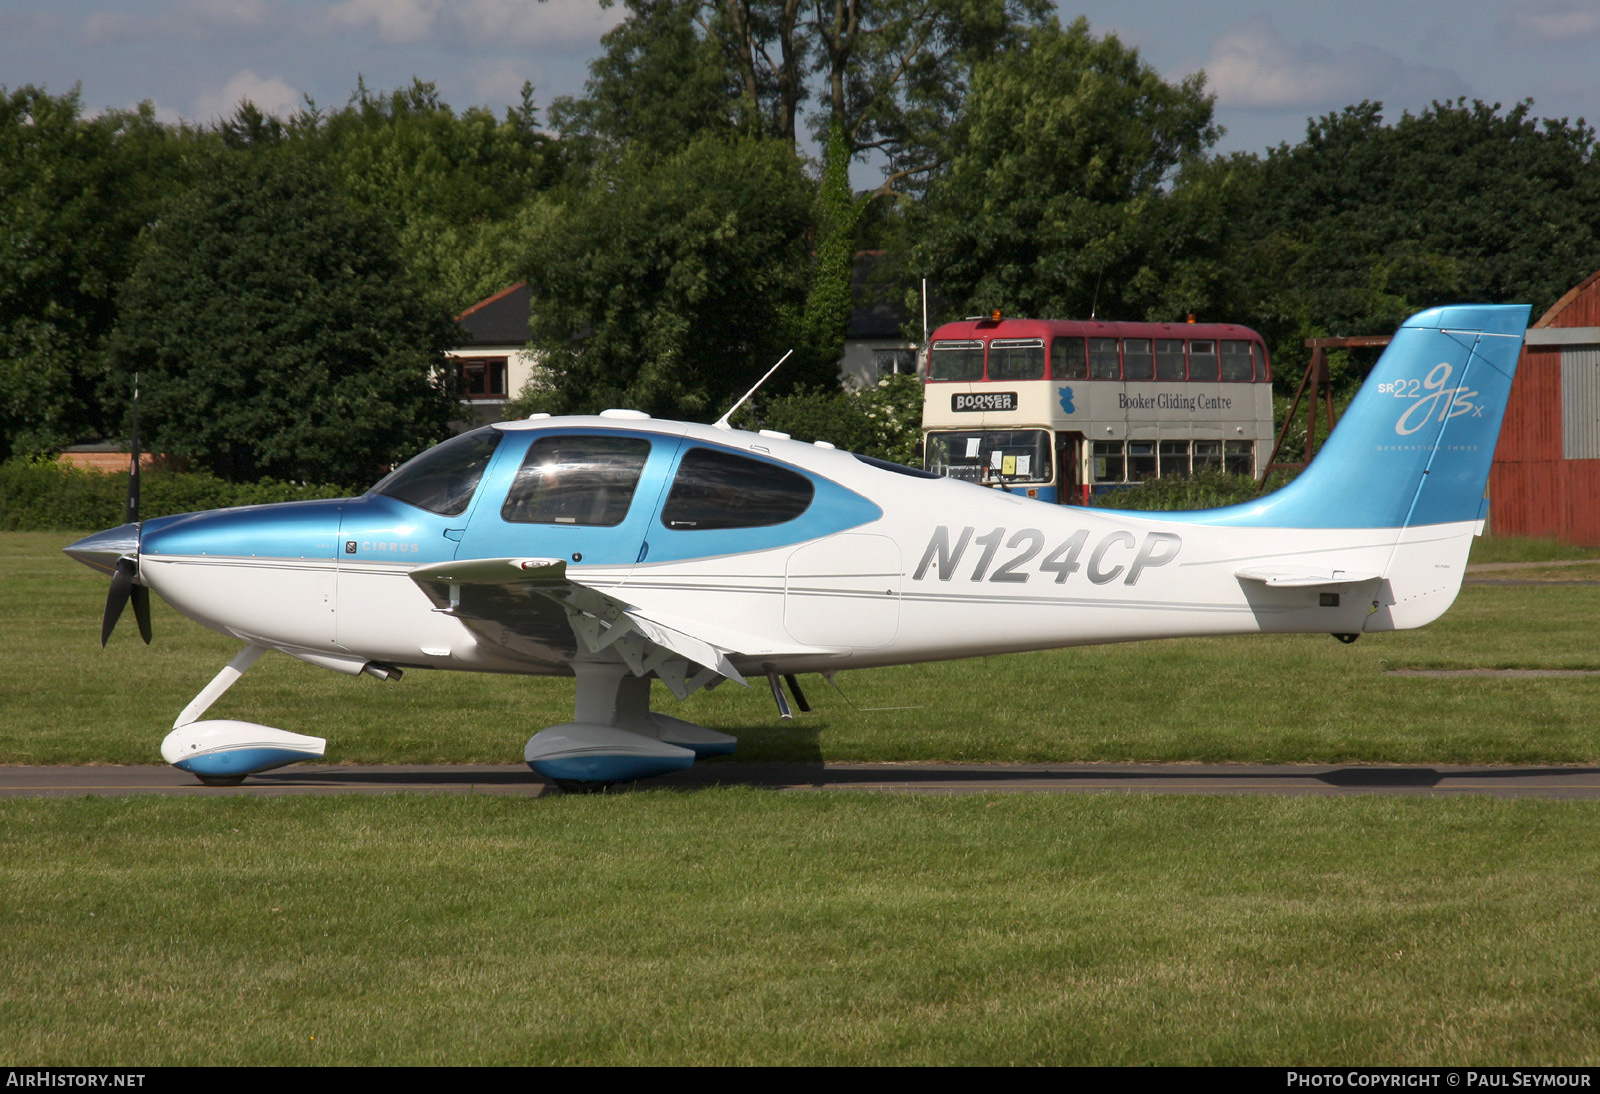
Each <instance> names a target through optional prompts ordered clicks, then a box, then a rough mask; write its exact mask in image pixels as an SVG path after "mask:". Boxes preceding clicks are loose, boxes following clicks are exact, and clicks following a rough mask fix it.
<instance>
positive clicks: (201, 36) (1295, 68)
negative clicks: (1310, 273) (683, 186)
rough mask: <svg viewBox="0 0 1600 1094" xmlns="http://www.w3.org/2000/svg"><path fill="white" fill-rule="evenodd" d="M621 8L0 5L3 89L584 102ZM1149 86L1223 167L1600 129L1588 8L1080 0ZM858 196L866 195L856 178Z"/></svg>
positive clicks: (1597, 48) (1470, 2) (204, 114)
mask: <svg viewBox="0 0 1600 1094" xmlns="http://www.w3.org/2000/svg"><path fill="white" fill-rule="evenodd" d="M619 12H620V8H617V7H612V8H609V9H603V8H601V7H600V5H599V3H598V2H597V0H547V2H545V3H539V2H536V0H270V2H269V0H126V2H122V3H111V2H109V0H99V2H95V0H51V2H48V3H46V2H43V0H0V85H4V86H6V87H11V88H15V87H18V86H20V85H22V84H29V83H31V84H42V85H44V86H46V87H47V88H49V89H50V90H51V91H53V92H62V91H66V90H68V89H69V88H71V87H72V86H73V85H74V84H81V85H82V89H83V98H84V101H85V104H86V105H87V106H88V107H89V108H91V109H97V108H101V107H107V106H111V107H125V106H131V105H133V104H135V103H137V102H140V101H141V100H146V99H148V100H151V101H153V102H154V103H155V105H156V108H157V111H158V113H159V114H160V116H162V117H163V118H166V119H168V120H176V119H177V118H179V117H183V118H189V119H196V120H210V119H213V118H215V117H217V116H219V115H221V114H225V113H228V112H229V111H231V109H232V107H233V105H234V104H235V103H237V102H238V100H239V99H240V98H241V97H246V96H248V97H249V98H251V99H252V100H254V101H255V102H256V103H257V105H259V106H261V107H263V108H265V109H269V110H277V111H285V110H288V109H292V108H293V107H294V106H296V105H297V104H298V103H299V102H300V100H301V96H303V95H308V94H309V95H311V96H312V97H313V98H315V99H316V100H317V101H318V102H319V103H322V104H324V105H330V106H331V105H338V104H340V103H342V102H343V101H344V100H345V99H346V98H347V97H348V95H349V93H350V91H351V89H352V88H353V87H354V86H355V81H356V76H357V74H358V73H360V74H362V75H363V76H365V78H366V81H367V85H368V86H369V87H372V88H374V89H378V90H388V89H390V88H393V87H396V86H398V85H401V84H405V83H409V82H410V80H411V78H412V77H413V76H420V77H421V78H423V79H425V80H431V81H433V82H434V83H435V84H437V85H438V87H439V90H440V93H441V94H442V95H443V97H444V99H445V100H446V101H447V102H449V103H451V104H452V105H453V106H455V107H457V108H461V107H465V106H469V105H473V104H487V105H489V106H492V107H494V108H495V109H496V110H497V111H498V110H500V109H503V107H504V106H505V105H507V104H509V103H512V102H515V101H516V99H517V97H518V91H519V89H520V88H521V86H522V82H523V81H524V80H532V81H533V83H534V85H535V88H536V97H537V99H538V102H539V103H540V105H541V106H543V105H544V104H547V103H548V102H549V100H550V98H551V97H552V96H554V95H559V94H573V93H576V92H579V91H581V90H582V87H583V80H584V76H585V66H586V64H587V63H588V61H589V59H590V58H591V57H593V56H594V55H595V53H596V52H597V51H598V49H599V38H600V35H601V34H602V33H604V31H605V30H606V29H607V28H609V27H610V26H612V25H613V24H614V23H615V22H616V21H617V19H618V18H619ZM1079 14H1082V15H1085V16H1087V17H1088V19H1089V22H1090V25H1091V27H1092V28H1093V30H1094V31H1095V32H1096V33H1107V32H1115V33H1116V34H1117V35H1118V36H1119V37H1121V38H1122V40H1123V41H1124V42H1127V43H1129V44H1131V45H1134V46H1137V47H1138V48H1139V50H1140V51H1141V53H1142V54H1143V56H1144V57H1145V59H1146V60H1147V61H1148V62H1150V63H1151V64H1153V65H1154V66H1155V67H1156V68H1157V69H1158V70H1159V71H1160V72H1161V73H1162V74H1163V75H1164V76H1166V77H1168V78H1170V79H1177V78H1179V77H1182V76H1185V75H1187V74H1189V73H1191V72H1194V71H1196V70H1197V69H1204V70H1205V72H1206V74H1207V78H1208V81H1209V86H1210V88H1211V90H1213V91H1214V92H1215V93H1216V95H1217V117H1218V120H1219V121H1220V122H1221V123H1222V124H1223V125H1224V126H1225V127H1226V128H1227V130H1228V133H1227V135H1226V136H1225V137H1224V138H1223V141H1222V143H1221V145H1220V146H1219V147H1220V148H1221V149H1223V150H1235V149H1242V150H1248V151H1261V150H1263V149H1265V148H1267V147H1269V146H1271V145H1275V144H1277V143H1279V142H1280V141H1287V142H1289V143H1291V144H1292V143H1295V142H1297V141H1298V140H1300V139H1301V138H1302V137H1303V136H1304V133H1305V123H1306V119H1307V118H1308V117H1310V116H1314V115H1320V114H1323V113H1326V112H1328V111H1331V110H1337V109H1339V108H1341V107H1343V106H1345V105H1347V104H1349V103H1353V102H1358V101H1360V100H1362V99H1376V100H1381V101H1382V102H1383V103H1384V104H1385V106H1386V114H1387V115H1388V116H1390V117H1395V116H1398V115H1399V113H1400V111H1401V110H1402V109H1410V110H1413V111H1415V110H1418V109H1421V108H1423V107H1425V106H1427V104H1428V103H1429V102H1430V101H1432V100H1434V99H1443V98H1455V97H1458V96H1466V97H1468V98H1469V99H1470V98H1481V99H1485V100H1488V101H1491V102H1492V101H1499V102H1503V103H1506V104H1510V103H1512V102H1516V101H1518V100H1520V99H1523V98H1529V97H1531V98H1533V99H1534V100H1535V111H1536V113H1537V114H1539V115H1540V116H1553V117H1562V116H1566V117H1572V118H1576V117H1578V116H1585V117H1588V118H1590V119H1591V120H1595V121H1600V0H1455V2H1451V0H1406V2H1398V0H1339V2H1337V3H1328V2H1327V0H1316V2H1302V0H1280V2H1278V3H1274V4H1270V5H1269V4H1263V3H1261V2H1260V0H1182V2H1179V0H1082V2H1079V3H1075V4H1070V5H1068V6H1063V7H1062V8H1061V15H1062V18H1063V20H1070V19H1071V18H1073V17H1075V16H1077V15H1079ZM858 181H864V180H858Z"/></svg>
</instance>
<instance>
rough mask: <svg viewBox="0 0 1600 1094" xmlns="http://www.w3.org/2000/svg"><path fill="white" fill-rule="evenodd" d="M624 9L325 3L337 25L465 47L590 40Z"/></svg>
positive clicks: (417, 1) (487, 2)
mask: <svg viewBox="0 0 1600 1094" xmlns="http://www.w3.org/2000/svg"><path fill="white" fill-rule="evenodd" d="M625 14H626V12H625V11H624V10H623V9H622V7H621V5H615V6H613V7H612V8H610V9H609V10H608V9H605V8H602V7H601V6H600V3H599V0H545V2H540V0H458V2H455V3H446V2H445V0H340V2H339V3H336V4H334V5H332V6H331V7H330V8H329V9H328V21H329V23H330V24H331V25H332V26H333V27H335V28H337V29H341V30H370V31H372V32H374V33H376V34H377V36H378V39H379V40H380V41H382V42H385V43H388V44H391V45H409V44H416V43H420V42H430V41H431V42H438V43H441V44H442V43H448V44H450V45H453V46H456V47H458V48H464V49H468V50H475V49H486V50H498V49H505V48H508V47H515V48H523V49H533V50H539V49H568V48H571V47H573V46H577V45H582V46H586V47H587V46H592V45H593V44H594V42H595V41H597V40H598V39H599V37H600V35H602V34H604V33H605V32H606V31H608V30H610V29H611V28H612V27H614V26H616V25H617V23H619V22H620V21H621V20H622V17H623V16H624V15H625Z"/></svg>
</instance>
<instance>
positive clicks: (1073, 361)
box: [1050, 338, 1089, 380]
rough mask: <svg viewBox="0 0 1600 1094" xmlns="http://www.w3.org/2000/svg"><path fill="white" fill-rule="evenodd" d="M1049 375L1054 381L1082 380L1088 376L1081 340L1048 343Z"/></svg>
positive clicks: (1059, 339) (1058, 339) (1059, 340)
mask: <svg viewBox="0 0 1600 1094" xmlns="http://www.w3.org/2000/svg"><path fill="white" fill-rule="evenodd" d="M1050 375H1051V377H1052V378H1053V379H1056V380H1083V379H1086V378H1087V377H1088V375H1089V366H1088V362H1087V358H1085V357H1084V353H1083V339H1082V338H1057V339H1056V340H1055V341H1053V342H1051V343H1050Z"/></svg>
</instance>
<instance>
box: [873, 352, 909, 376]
mask: <svg viewBox="0 0 1600 1094" xmlns="http://www.w3.org/2000/svg"><path fill="white" fill-rule="evenodd" d="M872 360H873V363H874V364H876V365H877V367H878V375H879V376H911V375H914V374H915V373H916V371H917V351H916V350H914V349H875V350H873V351H872Z"/></svg>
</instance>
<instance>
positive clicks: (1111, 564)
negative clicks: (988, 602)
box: [911, 524, 1183, 585]
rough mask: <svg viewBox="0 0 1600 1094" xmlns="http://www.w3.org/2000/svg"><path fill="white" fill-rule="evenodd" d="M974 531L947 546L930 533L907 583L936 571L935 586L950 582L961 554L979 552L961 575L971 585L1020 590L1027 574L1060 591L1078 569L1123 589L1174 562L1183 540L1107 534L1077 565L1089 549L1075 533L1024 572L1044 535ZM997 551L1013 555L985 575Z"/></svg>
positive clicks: (942, 530) (941, 536) (942, 528)
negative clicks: (1044, 577) (1046, 578)
mask: <svg viewBox="0 0 1600 1094" xmlns="http://www.w3.org/2000/svg"><path fill="white" fill-rule="evenodd" d="M974 531H975V529H973V528H963V529H961V533H960V535H958V536H956V537H955V539H954V542H952V540H951V536H950V529H949V528H948V527H947V526H946V525H943V524H941V525H939V526H938V527H937V528H935V529H934V530H933V535H932V536H930V537H929V538H928V546H927V549H926V550H924V551H923V552H922V561H921V562H919V563H917V568H916V570H915V571H913V572H912V574H911V580H913V581H922V580H924V579H925V578H926V577H927V576H928V571H929V570H930V569H937V573H938V577H939V580H940V581H950V580H951V579H953V578H954V577H955V576H956V574H957V572H958V571H960V570H961V563H962V560H963V559H966V558H969V557H971V556H969V555H968V551H967V548H968V547H981V548H983V550H982V552H981V553H975V554H976V562H975V563H974V564H973V566H972V571H971V573H969V574H968V575H967V576H968V578H969V579H970V580H972V581H983V580H985V579H987V580H989V581H996V582H1002V583H1014V584H1018V585H1020V584H1023V583H1024V582H1026V581H1027V580H1028V579H1029V578H1031V577H1033V576H1034V575H1033V573H1032V572H1030V570H1031V571H1034V572H1037V573H1039V574H1053V575H1055V583H1056V584H1057V585H1062V584H1065V583H1066V580H1067V578H1069V577H1071V576H1072V575H1073V574H1075V573H1077V572H1078V571H1079V570H1080V569H1081V570H1082V571H1083V573H1084V575H1085V576H1086V577H1088V579H1089V580H1090V582H1092V583H1093V584H1095V585H1107V584H1110V583H1111V582H1113V581H1115V580H1117V578H1119V577H1121V578H1122V583H1123V584H1124V585H1134V584H1137V583H1138V581H1139V577H1140V575H1142V574H1143V573H1144V572H1145V571H1146V570H1149V569H1153V568H1154V567H1157V566H1165V565H1166V564H1167V563H1169V562H1171V561H1172V560H1173V559H1175V558H1177V557H1178V552H1179V550H1181V549H1182V548H1183V537H1182V536H1177V535H1174V534H1173V533H1171V532H1146V533H1145V535H1144V541H1143V542H1142V543H1141V542H1140V541H1139V540H1138V539H1137V538H1136V537H1135V536H1134V534H1133V533H1132V532H1120V531H1119V532H1108V533H1106V534H1105V535H1103V536H1102V537H1101V538H1100V540H1099V542H1098V543H1096V544H1095V545H1094V548H1093V549H1092V550H1090V551H1089V553H1088V559H1087V560H1086V561H1084V562H1080V561H1079V560H1080V559H1081V558H1083V555H1084V549H1085V548H1086V547H1088V546H1089V530H1088V529H1087V528H1081V529H1079V530H1078V531H1076V532H1074V533H1072V534H1071V535H1070V536H1068V537H1067V538H1066V540H1065V541H1063V542H1062V543H1061V544H1059V545H1058V546H1057V547H1056V548H1055V550H1053V551H1051V552H1050V553H1049V554H1047V555H1044V557H1043V558H1042V559H1041V560H1040V561H1039V563H1038V564H1037V565H1036V566H1030V565H1029V564H1030V563H1032V562H1033V560H1034V559H1035V558H1038V557H1039V556H1040V555H1041V554H1042V553H1043V552H1044V548H1045V543H1046V539H1045V534H1044V533H1043V532H1041V531H1040V530H1039V529H1037V528H1024V529H1022V530H1021V531H1019V532H1015V533H1013V534H1012V535H1011V536H1009V537H1007V535H1006V529H1004V528H996V529H994V530H993V531H991V532H985V533H984V534H983V535H981V536H975V535H973V532H974ZM1002 545H1004V547H1005V549H1006V550H1007V551H1016V552H1017V553H1016V554H1014V555H1009V556H1008V557H1006V558H1004V559H1002V560H1001V561H1000V565H999V566H997V567H995V568H994V569H993V570H991V569H990V566H992V565H993V564H994V563H995V561H996V556H997V555H999V554H1000V550H1001V547H1002ZM1019 549H1020V550H1019Z"/></svg>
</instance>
